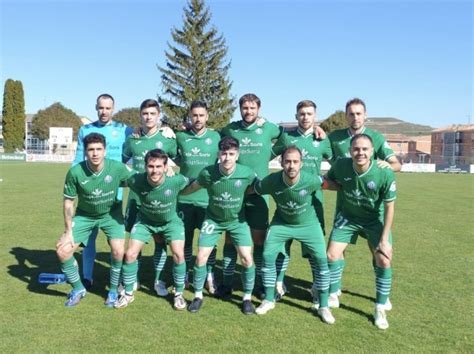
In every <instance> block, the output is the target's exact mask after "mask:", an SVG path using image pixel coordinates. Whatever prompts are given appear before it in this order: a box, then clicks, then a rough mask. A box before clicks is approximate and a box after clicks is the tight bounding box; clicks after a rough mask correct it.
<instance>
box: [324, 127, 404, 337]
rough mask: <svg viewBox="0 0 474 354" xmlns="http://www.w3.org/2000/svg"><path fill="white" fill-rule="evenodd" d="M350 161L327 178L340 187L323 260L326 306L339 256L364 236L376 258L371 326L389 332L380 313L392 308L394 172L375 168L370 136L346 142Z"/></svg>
mask: <svg viewBox="0 0 474 354" xmlns="http://www.w3.org/2000/svg"><path fill="white" fill-rule="evenodd" d="M350 153H351V157H352V158H346V159H340V160H338V161H336V163H335V164H334V165H333V166H332V167H331V169H330V170H329V172H328V175H327V178H328V180H332V181H335V182H337V183H338V184H340V185H341V188H342V193H341V195H342V204H341V211H340V213H339V214H338V215H337V216H336V219H335V222H334V226H333V230H332V232H331V236H330V241H329V246H328V251H327V254H328V259H329V270H330V272H331V285H330V289H329V290H330V301H329V303H330V306H331V307H339V300H338V297H337V291H338V290H339V288H340V280H341V266H342V262H343V252H344V250H345V249H346V248H347V246H348V244H349V243H353V244H355V243H356V241H357V237H358V235H361V236H362V237H364V238H366V239H367V241H368V243H369V247H370V250H371V251H372V255H373V257H374V259H375V288H376V299H375V315H374V319H375V325H376V326H377V327H378V328H380V329H387V328H388V321H387V317H386V314H385V311H386V310H389V309H390V308H391V306H390V305H388V301H387V299H388V296H389V294H390V289H391V285H392V268H391V261H392V241H391V239H392V236H391V232H390V228H391V226H392V222H393V216H394V212H395V202H394V201H395V199H396V185H395V177H394V174H393V171H392V170H391V169H389V168H380V167H378V166H377V163H376V162H375V161H373V160H372V159H371V157H372V155H373V143H372V139H371V138H370V136H368V135H365V134H359V135H355V136H354V137H353V138H352V139H351V148H350Z"/></svg>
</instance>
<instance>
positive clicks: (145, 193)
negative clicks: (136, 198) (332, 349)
mask: <svg viewBox="0 0 474 354" xmlns="http://www.w3.org/2000/svg"><path fill="white" fill-rule="evenodd" d="M140 194H141V195H147V194H148V192H140Z"/></svg>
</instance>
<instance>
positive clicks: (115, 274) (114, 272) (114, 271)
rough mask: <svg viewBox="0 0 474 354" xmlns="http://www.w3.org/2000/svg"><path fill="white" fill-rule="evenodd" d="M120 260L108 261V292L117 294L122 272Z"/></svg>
mask: <svg viewBox="0 0 474 354" xmlns="http://www.w3.org/2000/svg"><path fill="white" fill-rule="evenodd" d="M122 263H123V262H122V260H116V259H114V258H112V259H111V261H110V288H109V291H112V292H117V288H118V284H119V280H120V271H121V270H122Z"/></svg>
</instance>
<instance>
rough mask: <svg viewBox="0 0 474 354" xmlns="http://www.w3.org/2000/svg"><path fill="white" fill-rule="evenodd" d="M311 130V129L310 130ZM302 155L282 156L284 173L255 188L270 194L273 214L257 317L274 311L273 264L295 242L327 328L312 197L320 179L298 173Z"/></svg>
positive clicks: (292, 151)
mask: <svg viewBox="0 0 474 354" xmlns="http://www.w3.org/2000/svg"><path fill="white" fill-rule="evenodd" d="M311 129H312V127H311ZM302 157H303V156H302V152H301V151H300V150H299V149H298V148H297V147H295V146H290V147H288V148H287V149H286V150H285V151H284V152H283V154H282V157H281V166H282V167H283V171H279V172H276V173H272V174H271V175H269V176H267V177H265V178H264V179H263V180H261V181H260V182H259V183H257V184H256V185H255V192H256V193H258V194H271V196H272V197H273V199H274V200H275V203H276V211H275V215H274V216H273V220H272V222H271V224H270V228H269V229H268V232H267V237H266V239H265V245H264V251H263V268H262V272H263V284H264V286H265V300H263V302H262V304H261V305H260V306H259V307H258V308H257V310H256V313H257V314H259V315H264V314H266V313H267V312H268V311H270V310H272V309H273V308H274V307H275V299H274V294H275V280H276V267H275V261H276V259H277V256H278V254H279V253H280V252H281V251H282V250H283V249H284V248H285V243H287V242H288V241H289V240H298V241H300V242H301V244H302V245H304V246H305V249H306V250H307V252H308V253H309V254H310V256H311V258H312V259H313V260H314V263H315V268H316V271H315V272H316V273H317V277H316V279H317V282H316V289H317V292H318V296H319V299H320V306H319V308H318V315H319V316H320V317H321V319H322V320H323V321H324V322H325V323H328V324H333V323H335V319H334V317H333V316H332V314H331V311H330V310H329V307H328V295H329V269H328V263H327V257H326V243H325V242H324V236H323V231H322V229H321V225H320V223H319V221H318V218H317V216H316V212H315V209H314V206H313V194H314V193H315V192H316V191H317V190H319V189H321V183H322V180H321V177H319V176H318V175H315V174H312V173H309V172H306V171H301V168H302V165H303V162H302Z"/></svg>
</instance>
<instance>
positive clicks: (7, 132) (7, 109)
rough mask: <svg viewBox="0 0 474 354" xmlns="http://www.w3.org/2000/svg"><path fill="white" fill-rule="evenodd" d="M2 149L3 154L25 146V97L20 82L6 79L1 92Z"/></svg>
mask: <svg viewBox="0 0 474 354" xmlns="http://www.w3.org/2000/svg"><path fill="white" fill-rule="evenodd" d="M2 116H3V117H2V124H3V148H4V150H5V152H15V151H19V150H23V149H24V147H25V145H24V142H25V118H26V116H25V97H24V93H23V84H22V83H21V81H15V80H12V79H8V80H7V81H6V82H5V89H4V91H3V109H2Z"/></svg>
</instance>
